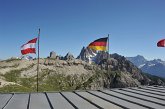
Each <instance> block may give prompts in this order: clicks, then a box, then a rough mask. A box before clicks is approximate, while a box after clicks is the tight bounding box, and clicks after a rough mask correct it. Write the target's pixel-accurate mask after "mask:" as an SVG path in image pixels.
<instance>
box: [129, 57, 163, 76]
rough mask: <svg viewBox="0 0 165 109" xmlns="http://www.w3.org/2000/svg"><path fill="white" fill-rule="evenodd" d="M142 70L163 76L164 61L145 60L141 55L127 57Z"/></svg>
mask: <svg viewBox="0 0 165 109" xmlns="http://www.w3.org/2000/svg"><path fill="white" fill-rule="evenodd" d="M127 59H128V60H129V61H131V62H132V63H134V64H135V65H136V66H137V67H138V68H140V69H141V70H142V71H143V72H146V73H149V74H152V75H156V76H159V77H164V78H165V61H162V60H161V59H154V60H150V61H149V60H146V59H145V58H144V57H143V56H140V55H138V56H135V57H127Z"/></svg>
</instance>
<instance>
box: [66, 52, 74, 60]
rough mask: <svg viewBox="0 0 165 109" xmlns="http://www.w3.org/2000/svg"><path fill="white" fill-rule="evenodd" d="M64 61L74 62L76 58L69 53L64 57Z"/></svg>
mask: <svg viewBox="0 0 165 109" xmlns="http://www.w3.org/2000/svg"><path fill="white" fill-rule="evenodd" d="M64 60H68V61H70V60H74V56H73V55H72V54H71V53H70V52H68V53H67V54H66V56H65V57H64Z"/></svg>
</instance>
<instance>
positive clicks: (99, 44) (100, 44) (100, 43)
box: [88, 37, 108, 51]
mask: <svg viewBox="0 0 165 109" xmlns="http://www.w3.org/2000/svg"><path fill="white" fill-rule="evenodd" d="M107 41H108V37H105V38H100V39H97V40H95V41H93V42H91V43H90V44H89V45H88V48H91V49H94V50H96V51H106V50H107Z"/></svg>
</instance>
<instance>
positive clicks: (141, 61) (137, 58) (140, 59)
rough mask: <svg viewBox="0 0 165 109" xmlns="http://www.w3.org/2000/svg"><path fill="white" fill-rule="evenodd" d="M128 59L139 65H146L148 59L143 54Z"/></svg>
mask: <svg viewBox="0 0 165 109" xmlns="http://www.w3.org/2000/svg"><path fill="white" fill-rule="evenodd" d="M127 59H128V60H129V61H131V62H132V63H134V64H135V65H136V66H138V67H140V66H142V65H144V64H145V63H146V62H147V60H146V59H145V58H144V57H143V56H141V55H137V56H135V57H127Z"/></svg>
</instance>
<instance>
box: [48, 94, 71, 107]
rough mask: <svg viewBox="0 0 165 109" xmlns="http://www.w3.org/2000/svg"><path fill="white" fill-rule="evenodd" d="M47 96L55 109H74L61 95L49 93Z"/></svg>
mask: <svg viewBox="0 0 165 109" xmlns="http://www.w3.org/2000/svg"><path fill="white" fill-rule="evenodd" d="M47 95H48V97H49V100H50V102H51V104H52V106H53V108H54V109H74V107H73V106H72V105H71V104H70V103H69V102H68V101H67V100H66V99H65V98H64V97H62V96H61V94H60V93H47Z"/></svg>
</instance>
